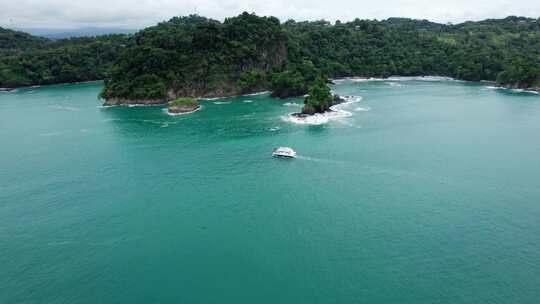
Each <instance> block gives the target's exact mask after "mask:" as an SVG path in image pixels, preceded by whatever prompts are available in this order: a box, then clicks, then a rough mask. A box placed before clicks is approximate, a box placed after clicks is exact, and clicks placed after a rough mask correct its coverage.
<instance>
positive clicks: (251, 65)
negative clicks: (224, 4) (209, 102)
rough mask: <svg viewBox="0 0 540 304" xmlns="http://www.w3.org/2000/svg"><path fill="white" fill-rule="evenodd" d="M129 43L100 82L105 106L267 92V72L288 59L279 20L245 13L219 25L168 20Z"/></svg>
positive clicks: (196, 20)
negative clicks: (131, 44) (107, 77)
mask: <svg viewBox="0 0 540 304" xmlns="http://www.w3.org/2000/svg"><path fill="white" fill-rule="evenodd" d="M134 40H135V46H134V47H132V48H130V49H128V50H126V52H125V53H124V54H123V55H122V56H121V57H120V58H119V59H118V60H117V62H116V63H115V64H114V66H113V68H112V73H111V77H110V79H108V80H107V81H106V82H105V87H104V89H103V91H102V92H101V97H102V98H103V99H105V100H106V101H105V104H115V105H116V104H131V103H143V104H154V103H166V102H167V101H170V100H174V99H177V98H183V97H191V98H212V97H225V96H233V95H241V94H247V93H253V92H258V91H263V90H268V89H269V88H270V73H271V71H272V70H273V69H276V68H279V67H280V66H281V65H282V64H283V63H284V62H285V61H286V60H287V44H286V43H287V39H286V35H285V32H284V31H283V29H282V28H281V26H280V23H279V20H278V19H277V18H274V17H258V16H255V15H253V14H248V13H244V14H242V15H240V16H238V17H234V18H228V19H226V20H225V21H224V22H223V23H221V22H219V21H216V20H212V19H207V18H204V17H199V16H190V17H180V18H173V19H171V20H170V21H168V22H163V23H160V24H159V25H157V26H154V27H150V28H147V29H145V30H143V31H141V32H139V33H138V34H136V35H135V37H134Z"/></svg>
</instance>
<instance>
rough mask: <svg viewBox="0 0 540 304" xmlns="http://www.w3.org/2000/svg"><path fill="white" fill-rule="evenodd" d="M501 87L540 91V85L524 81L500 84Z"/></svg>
mask: <svg viewBox="0 0 540 304" xmlns="http://www.w3.org/2000/svg"><path fill="white" fill-rule="evenodd" d="M499 87H500V88H503V89H509V90H525V91H531V92H537V93H540V87H536V86H531V85H530V84H527V83H522V82H515V83H505V84H500V85H499Z"/></svg>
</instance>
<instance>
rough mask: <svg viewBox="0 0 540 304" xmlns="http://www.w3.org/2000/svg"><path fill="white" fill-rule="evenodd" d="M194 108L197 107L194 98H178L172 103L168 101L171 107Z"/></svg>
mask: <svg viewBox="0 0 540 304" xmlns="http://www.w3.org/2000/svg"><path fill="white" fill-rule="evenodd" d="M184 105H185V106H196V105H198V103H197V100H195V99H194V98H178V99H175V100H172V101H169V106H171V107H177V106H184Z"/></svg>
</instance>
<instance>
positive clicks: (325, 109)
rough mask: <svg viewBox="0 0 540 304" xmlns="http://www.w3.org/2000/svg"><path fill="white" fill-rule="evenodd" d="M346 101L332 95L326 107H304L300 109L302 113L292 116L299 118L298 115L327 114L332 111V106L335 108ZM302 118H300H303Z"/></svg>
mask: <svg viewBox="0 0 540 304" xmlns="http://www.w3.org/2000/svg"><path fill="white" fill-rule="evenodd" d="M346 101H347V99H345V98H343V97H341V96H339V95H337V94H336V95H333V96H332V100H331V102H330V103H328V105H327V106H325V107H321V108H313V107H306V106H304V107H303V108H302V112H301V113H295V114H294V115H296V116H299V115H304V116H305V115H313V114H316V113H324V112H329V111H332V109H331V107H332V106H335V105H338V104H340V103H343V102H346ZM304 116H302V117H304Z"/></svg>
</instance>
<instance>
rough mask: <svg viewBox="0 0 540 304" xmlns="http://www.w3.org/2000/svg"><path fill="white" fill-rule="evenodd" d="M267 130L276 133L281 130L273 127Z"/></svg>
mask: <svg viewBox="0 0 540 304" xmlns="http://www.w3.org/2000/svg"><path fill="white" fill-rule="evenodd" d="M268 130H269V131H271V132H276V131H279V130H281V127H279V126H275V127H272V128H270V129H268Z"/></svg>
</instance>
